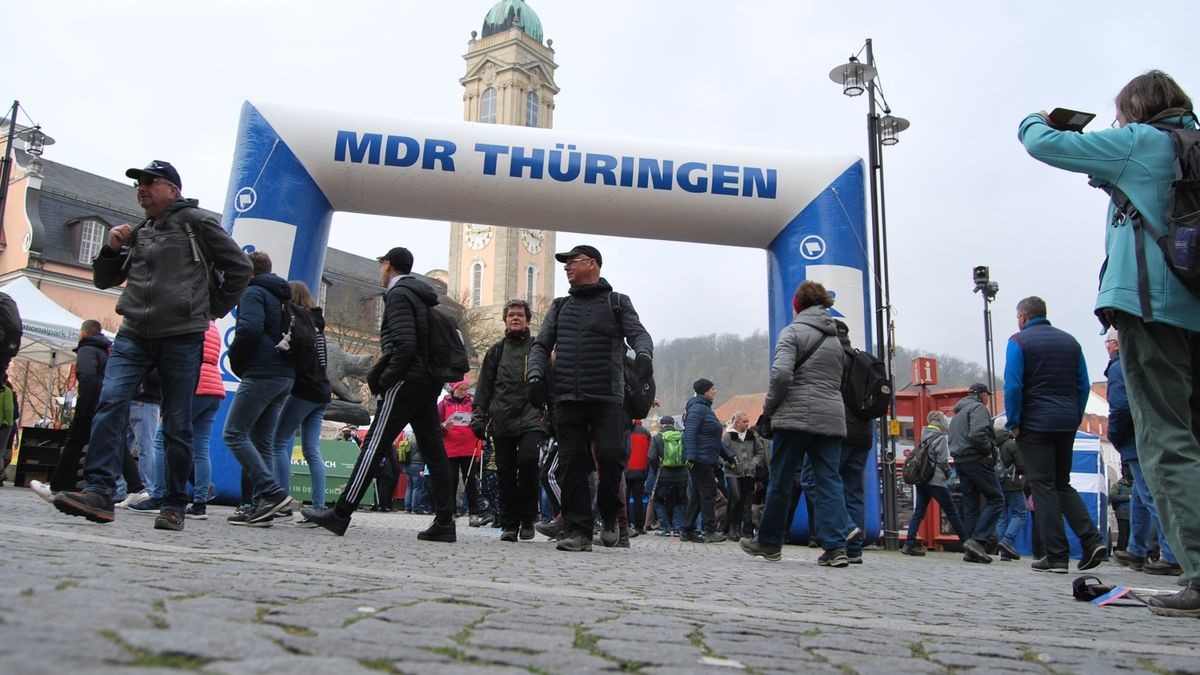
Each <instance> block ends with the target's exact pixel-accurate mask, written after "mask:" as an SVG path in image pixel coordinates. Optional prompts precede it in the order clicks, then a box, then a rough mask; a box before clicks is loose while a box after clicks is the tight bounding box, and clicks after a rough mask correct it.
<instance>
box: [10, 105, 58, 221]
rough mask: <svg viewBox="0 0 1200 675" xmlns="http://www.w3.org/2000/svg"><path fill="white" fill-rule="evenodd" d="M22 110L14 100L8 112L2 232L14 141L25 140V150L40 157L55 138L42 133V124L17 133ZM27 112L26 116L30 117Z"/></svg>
mask: <svg viewBox="0 0 1200 675" xmlns="http://www.w3.org/2000/svg"><path fill="white" fill-rule="evenodd" d="M20 111H21V102H20V101H13V104H12V110H10V111H9V113H8V136H7V141H8V142H7V143H5V145H4V159H3V167H0V232H3V231H4V212H5V210H6V209H7V208H8V184H9V183H10V182H11V181H12V165H13V162H14V161H15V157H14V155H13V141H15V140H18V139H20V140H22V141H24V142H25V152H27V153H28V154H30V155H32V156H34V157H40V156H41V154H42V150H43V149H44V148H45V147H46V146H47V145H53V144H54V139H53V138H50V137H49V136H47V135H46V134H44V133H42V127H41V125H38V124H35V125H33V126H32V127H29V128H27V129H24V130H23V131H21V132H20V133H17V113H19V112H20ZM28 116H29V115H28V113H26V117H28Z"/></svg>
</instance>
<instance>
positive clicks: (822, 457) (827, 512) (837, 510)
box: [758, 429, 846, 551]
mask: <svg viewBox="0 0 1200 675" xmlns="http://www.w3.org/2000/svg"><path fill="white" fill-rule="evenodd" d="M774 444H775V445H774V449H773V451H772V453H771V482H770V484H769V485H768V486H767V499H766V502H765V503H764V504H763V513H762V523H761V524H760V525H759V530H758V542H759V543H760V544H763V545H766V546H779V545H781V544H783V541H784V539H785V538H786V536H787V526H788V523H787V522H785V521H786V520H787V514H788V507H789V506H790V503H791V496H792V495H791V493H792V478H793V477H794V476H795V475H796V464H797V463H798V462H800V461H802V460H803V459H804V457H805V456H807V457H808V458H809V460H810V461H811V462H812V468H813V477H814V480H815V483H816V484H815V486H814V487H813V501H814V502H815V503H816V509H815V511H816V514H815V515H814V526H815V529H816V535H817V540H818V541H820V542H821V546H822V547H823V548H824V549H825V550H827V551H830V550H833V549H837V548H843V547H845V545H846V531H845V527H846V501H845V497H844V496H843V494H842V492H843V490H844V487H843V486H842V476H841V474H839V473H838V464H839V463H840V461H841V456H842V444H841V439H840V438H837V437H836V436H822V435H820V434H813V433H809V432H807V431H792V430H790V429H780V430H779V431H777V432H776V433H775V440H774Z"/></svg>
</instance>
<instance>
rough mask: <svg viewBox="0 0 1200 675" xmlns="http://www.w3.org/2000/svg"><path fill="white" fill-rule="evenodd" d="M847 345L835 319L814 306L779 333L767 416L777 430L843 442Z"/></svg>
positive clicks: (766, 409)
mask: <svg viewBox="0 0 1200 675" xmlns="http://www.w3.org/2000/svg"><path fill="white" fill-rule="evenodd" d="M818 340H821V341H822V342H821V345H820V346H819V347H817V349H816V351H814V352H813V353H812V356H810V357H808V360H807V361H805V362H804V363H803V364H802V365H801V366H800V368H799V370H797V369H796V367H795V366H796V361H797V360H798V359H799V358H800V357H801V356H803V355H804V354H805V353H807V352H808V350H809V349H811V348H812V346H813V345H814V344H816V343H817V341H818ZM843 358H844V357H843V355H842V344H841V343H840V342H838V339H837V328H836V326H835V325H834V323H833V317H831V316H829V312H828V311H826V310H825V308H823V307H809V308H807V309H805V310H804V311H803V312H800V313H799V314H797V315H796V318H794V319H792V323H790V324H788V326H787V328H784V329H783V330H782V331H780V333H779V342H778V343H777V344H776V345H775V359H774V360H773V361H772V363H771V381H770V383H769V384H768V385H767V398H766V401H765V402H764V403H763V412H764V413H766V414H767V415H769V416H770V417H771V427H772V428H774V429H787V430H790V431H807V432H810V433H814V434H821V435H823V436H836V437H838V438H842V437H844V436H845V435H846V410H845V405H844V403H843V401H842V362H843Z"/></svg>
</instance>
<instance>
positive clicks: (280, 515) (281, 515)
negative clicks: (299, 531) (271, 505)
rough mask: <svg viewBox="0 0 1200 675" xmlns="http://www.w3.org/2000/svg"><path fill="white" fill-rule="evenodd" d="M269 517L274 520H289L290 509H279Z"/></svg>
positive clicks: (290, 515)
mask: <svg viewBox="0 0 1200 675" xmlns="http://www.w3.org/2000/svg"><path fill="white" fill-rule="evenodd" d="M271 517H272V518H274V519H275V520H289V519H291V517H292V510H291V509H290V508H286V509H279V510H278V511H276V512H275V515H273V516H271Z"/></svg>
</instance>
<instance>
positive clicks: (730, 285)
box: [0, 0, 1200, 384]
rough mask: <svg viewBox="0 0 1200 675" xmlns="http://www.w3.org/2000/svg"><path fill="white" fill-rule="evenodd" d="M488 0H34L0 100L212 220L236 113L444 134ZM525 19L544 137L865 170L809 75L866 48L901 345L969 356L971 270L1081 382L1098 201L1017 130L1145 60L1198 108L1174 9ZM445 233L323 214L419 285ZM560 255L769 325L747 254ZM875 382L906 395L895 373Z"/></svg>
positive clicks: (859, 108) (678, 324)
mask: <svg viewBox="0 0 1200 675" xmlns="http://www.w3.org/2000/svg"><path fill="white" fill-rule="evenodd" d="M492 4H493V3H492V0H453V1H452V2H446V1H441V2H433V1H430V0H426V1H425V2H409V1H408V0H394V1H380V2H357V1H354V0H343V2H339V3H330V2H315V1H308V0H271V1H265V0H255V1H253V2H251V1H249V0H240V1H233V0H207V1H205V2H169V3H168V2H163V3H146V2H132V1H126V0H106V1H105V2H93V1H88V2H83V1H66V0H41V2H38V3H30V4H26V5H24V7H25V9H23V10H22V12H21V13H20V16H19V17H18V16H10V17H9V18H10V19H11V20H10V21H9V30H8V31H7V35H6V39H7V41H8V45H7V47H8V48H7V50H6V52H7V54H8V55H9V59H8V60H7V61H6V64H5V68H4V74H3V76H0V82H2V83H3V87H2V88H0V89H2V91H0V96H2V97H3V101H5V102H7V101H11V99H13V98H18V99H20V100H21V103H22V106H23V107H24V108H25V109H26V111H27V113H28V115H29V116H30V117H31V118H32V119H33V120H34V121H36V122H37V123H38V124H41V125H42V127H43V129H44V130H45V131H46V132H47V133H49V134H50V135H51V136H53V137H54V138H55V139H56V140H57V144H56V145H54V146H53V147H51V148H49V149H48V150H47V152H46V157H47V158H48V159H53V160H54V161H57V162H61V163H64V164H68V165H71V166H75V167H78V168H80V169H84V170H86V171H90V172H93V173H96V174H100V175H103V176H107V177H110V178H115V179H120V180H124V169H125V168H127V167H129V166H141V165H144V164H145V163H147V162H148V161H149V160H150V159H165V160H168V161H171V162H173V163H175V165H176V166H177V167H178V168H179V170H180V172H181V174H182V177H183V180H184V182H185V186H186V188H187V189H186V190H185V192H186V193H187V195H188V196H192V197H196V198H199V199H200V200H201V204H202V205H206V206H208V207H209V208H213V209H217V208H219V206H220V205H221V204H222V203H223V201H224V199H225V189H226V186H227V183H228V180H229V172H230V166H231V159H232V154H233V145H234V141H235V134H236V130H237V122H238V114H239V111H240V108H241V104H242V102H243V101H244V100H247V99H250V100H261V101H277V102H284V103H294V104H300V105H305V106H310V107H312V106H315V107H322V108H329V109H334V110H345V111H372V112H381V113H388V114H394V115H398V116H406V117H416V118H432V119H447V120H460V119H462V87H461V85H460V84H459V83H458V79H459V78H460V77H462V75H463V73H464V62H463V60H462V55H463V54H464V53H465V52H466V49H467V40H468V39H469V38H470V32H471V31H472V30H479V29H480V27H481V24H482V22H483V17H484V15H485V14H486V13H487V11H488V9H489V8H490V7H491V5H492ZM837 5H840V6H837ZM984 5H986V7H985V8H982V9H981V8H979V6H984ZM530 6H531V7H532V8H533V9H534V10H535V11H536V12H537V14H538V16H539V17H540V18H541V21H542V25H543V27H544V31H545V36H546V37H547V38H549V39H551V40H553V41H554V50H555V52H556V60H557V63H558V65H559V68H558V71H557V75H556V82H557V84H558V86H559V87H560V88H561V90H562V91H561V92H560V93H559V95H558V96H557V98H556V101H555V103H556V109H555V112H554V121H555V127H556V128H559V129H569V130H575V131H586V132H592V133H599V134H613V135H618V136H640V137H647V138H661V139H668V140H679V141H689V142H700V143H712V144H721V145H735V146H751V147H765V148H779V149H785V150H797V151H804V152H831V153H845V152H852V153H856V154H860V155H865V154H866V126H865V125H866V122H865V117H866V112H867V102H866V100H865V97H858V98H853V99H852V98H847V97H845V96H843V95H842V94H841V91H840V87H838V86H836V85H834V84H833V83H832V82H830V80H829V77H828V73H829V71H830V69H832V68H833V67H834V66H836V65H838V64H841V63H843V62H844V61H845V60H846V58H847V57H848V56H850V55H851V54H853V53H856V52H858V51H859V49H860V47H861V46H862V43H863V41H864V39H865V38H867V37H871V38H873V39H874V45H875V57H876V60H877V62H878V66H879V71H880V76H881V80H882V84H883V93H884V94H885V95H886V97H887V99H888V102H889V103H890V104H891V106H892V109H893V112H894V113H895V114H896V115H899V116H902V117H905V118H907V119H909V120H910V121H911V122H912V128H911V129H909V130H908V131H907V132H905V133H904V134H903V135H902V136H901V142H900V143H899V144H898V145H896V146H893V147H891V148H888V149H887V150H886V152H885V155H884V163H885V170H886V185H887V217H888V227H889V231H890V235H891V236H890V257H891V261H892V303H893V306H894V308H895V310H894V319H895V323H896V341H897V343H899V344H900V345H903V346H905V347H910V348H919V349H922V350H925V351H928V352H939V353H949V354H952V355H954V356H957V357H960V358H966V359H970V360H973V361H977V362H979V363H982V362H983V360H984V357H983V354H984V347H983V345H984V341H983V319H982V309H983V306H982V300H981V299H980V296H979V295H977V294H973V293H972V292H971V291H972V288H973V284H972V281H971V268H972V267H973V266H975V265H981V264H982V265H989V266H991V269H992V278H993V279H994V280H996V281H998V282H999V284H1000V294H999V296H998V298H997V301H996V302H997V304H996V306H995V316H994V324H995V335H996V342H997V350H996V351H997V354H996V357H997V366H998V368H1000V369H1001V372H1002V369H1003V363H1004V353H1003V352H1004V344H1005V341H1006V339H1007V337H1008V335H1009V334H1010V333H1012V332H1013V331H1015V330H1016V325H1015V311H1014V309H1013V308H1014V306H1015V304H1016V302H1017V300H1019V299H1020V298H1022V297H1025V296H1027V295H1040V296H1041V297H1043V298H1045V299H1046V301H1047V303H1048V305H1049V309H1050V319H1051V320H1052V321H1053V322H1054V323H1055V324H1057V325H1058V326H1060V327H1062V328H1064V329H1066V330H1068V331H1070V332H1071V333H1072V334H1074V335H1075V336H1076V337H1077V338H1078V339H1079V340H1080V341H1081V342H1082V343H1083V345H1084V349H1085V353H1086V354H1087V357H1088V361H1089V367H1090V371H1091V374H1092V377H1093V379H1101V378H1102V371H1103V368H1104V364H1105V358H1106V357H1105V354H1104V350H1103V345H1102V339H1101V338H1100V336H1099V335H1098V331H1099V324H1098V323H1097V322H1096V320H1095V318H1094V316H1093V314H1092V307H1093V304H1094V301H1095V295H1096V292H1095V289H1096V285H1097V283H1096V282H1097V271H1098V269H1099V265H1100V261H1101V260H1102V259H1103V233H1104V230H1103V222H1104V211H1105V204H1106V200H1105V197H1104V196H1103V194H1102V193H1100V192H1099V191H1097V190H1094V189H1091V188H1089V187H1088V186H1087V184H1086V179H1085V178H1084V177H1082V176H1075V175H1071V174H1067V173H1065V172H1061V171H1057V170H1054V169H1050V168H1049V167H1046V166H1043V165H1040V164H1038V163H1036V162H1034V161H1033V160H1032V159H1030V158H1029V157H1028V156H1027V155H1026V154H1025V152H1024V150H1023V149H1022V147H1021V146H1020V144H1019V143H1018V142H1017V140H1016V130H1017V125H1018V123H1019V122H1020V120H1021V119H1022V118H1023V117H1024V116H1025V115H1026V114H1027V113H1029V112H1035V111H1037V110H1040V109H1043V108H1045V109H1051V108H1053V107H1056V106H1063V107H1071V108H1076V109H1080V110H1088V111H1092V112H1095V113H1097V115H1098V117H1097V119H1096V121H1095V122H1093V126H1092V127H1090V128H1091V129H1098V128H1102V127H1103V126H1105V125H1107V124H1108V123H1109V122H1110V121H1111V120H1112V117H1113V105H1112V99H1113V97H1114V95H1115V94H1116V92H1117V91H1118V90H1119V89H1120V88H1121V86H1122V85H1123V84H1124V83H1125V82H1127V81H1128V80H1129V79H1130V78H1132V77H1133V76H1134V75H1137V74H1138V73H1140V72H1142V71H1145V70H1147V69H1150V68H1160V69H1162V70H1165V71H1166V72H1168V73H1170V74H1171V75H1173V76H1174V77H1175V78H1176V79H1177V80H1178V81H1179V83H1180V84H1181V85H1182V86H1183V87H1184V89H1185V90H1188V91H1189V93H1191V94H1192V95H1193V97H1195V96H1197V95H1200V88H1198V87H1200V62H1198V61H1197V60H1196V59H1195V55H1194V54H1193V53H1192V50H1190V49H1189V48H1188V45H1190V44H1192V43H1193V42H1195V24H1196V19H1198V18H1200V10H1197V9H1196V5H1195V3H1193V2H1160V3H1156V4H1155V5H1154V7H1153V11H1145V12H1140V11H1136V10H1132V9H1131V8H1130V7H1129V5H1128V4H1126V3H1122V4H1117V3H1115V2H1111V3H1110V2H1093V3H1088V4H1087V5H1086V6H1080V7H1078V8H1068V7H1066V6H1063V7H1055V8H1051V7H1050V6H1049V5H1046V6H1038V5H1030V4H1020V5H1016V4H1013V3H1007V2H1006V3H1000V2H994V3H963V2H924V3H911V4H898V3H895V2H873V1H867V2H860V3H856V4H853V5H850V4H846V3H836V4H835V3H811V2H799V1H796V0H789V1H780V2H753V1H750V0H743V1H741V2H728V1H727V0H657V1H655V2H648V1H646V0H608V1H606V2H589V3H583V2H568V1H566V0H530ZM835 7H836V8H835ZM916 7H919V8H920V9H915V8H916ZM10 14H12V13H11V12H10ZM1173 17H1174V18H1173ZM3 104H4V105H7V103H3ZM20 121H21V122H23V123H24V122H27V120H26V119H25V118H22V119H21V120H20ZM448 236H449V226H448V225H447V224H444V223H421V222H416V223H414V222H412V221H403V220H399V219H389V218H378V217H366V216H361V215H355V214H338V215H337V216H335V218H334V229H333V233H332V235H331V237H330V245H331V246H334V247H337V248H341V249H344V250H348V251H352V252H354V253H358V254H361V255H367V256H376V255H379V254H380V252H381V250H384V249H386V248H387V247H389V246H392V245H397V244H399V245H405V246H408V247H409V248H411V249H412V250H413V252H414V254H415V256H416V267H417V268H418V269H419V270H422V271H423V270H426V269H433V268H444V267H446V265H447V261H448V257H449V248H448V243H447V238H448ZM581 241H589V242H592V243H594V244H596V245H597V246H598V247H600V249H601V250H602V251H603V253H604V257H605V266H604V274H605V276H606V277H607V278H608V279H609V280H610V281H611V282H612V283H613V285H614V286H615V287H617V288H618V289H619V290H622V291H624V292H627V293H629V294H630V295H631V296H632V297H633V299H634V302H635V304H636V306H637V307H638V309H639V311H640V313H641V315H642V318H643V320H644V322H645V323H646V326H647V328H648V329H649V330H650V332H651V334H652V335H653V336H654V338H655V339H656V340H661V339H671V338H677V337H686V336H693V335H702V334H708V333H714V332H718V333H723V332H732V333H739V334H748V333H751V332H753V331H754V330H756V329H766V327H767V313H766V264H765V261H766V255H765V253H763V252H762V251H759V250H753V249H741V248H728V247H716V246H707V245H695V244H679V243H665V242H657V241H641V240H621V239H610V238H604V237H597V236H587V237H584V236H581V235H573V234H570V233H562V234H560V235H559V248H560V249H561V250H565V249H566V248H567V247H569V246H570V245H573V244H575V243H579V242H581ZM556 274H559V276H560V277H561V272H560V271H559V270H556ZM565 287H566V284H565V281H564V280H563V279H561V278H560V279H559V290H560V292H563V291H564V290H565ZM896 369H897V373H898V374H897V379H898V380H899V381H900V383H901V384H903V383H906V382H907V381H908V378H907V364H896Z"/></svg>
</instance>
